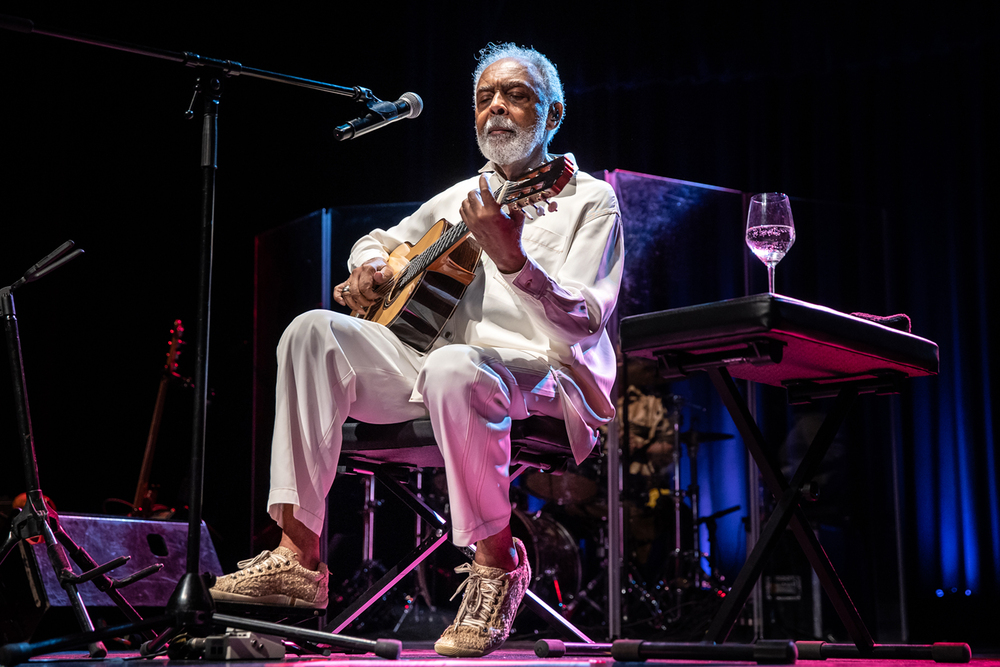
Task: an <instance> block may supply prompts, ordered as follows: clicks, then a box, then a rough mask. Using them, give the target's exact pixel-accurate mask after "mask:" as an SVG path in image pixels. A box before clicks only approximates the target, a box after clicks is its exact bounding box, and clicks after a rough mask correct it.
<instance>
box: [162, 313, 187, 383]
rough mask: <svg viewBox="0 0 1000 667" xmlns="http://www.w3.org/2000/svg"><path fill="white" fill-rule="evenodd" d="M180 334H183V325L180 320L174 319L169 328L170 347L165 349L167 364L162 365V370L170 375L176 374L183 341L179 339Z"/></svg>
mask: <svg viewBox="0 0 1000 667" xmlns="http://www.w3.org/2000/svg"><path fill="white" fill-rule="evenodd" d="M182 335H184V326H183V325H182V324H181V321H180V320H174V326H173V328H172V329H171V330H170V349H169V350H168V351H167V365H166V366H164V370H166V371H167V372H168V373H170V374H172V375H177V360H178V358H179V357H180V356H181V345H183V344H184V341H183V340H181V336H182Z"/></svg>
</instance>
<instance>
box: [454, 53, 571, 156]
mask: <svg viewBox="0 0 1000 667" xmlns="http://www.w3.org/2000/svg"><path fill="white" fill-rule="evenodd" d="M504 58H517V59H518V60H524V61H526V62H528V63H530V64H531V65H533V66H534V67H535V69H536V70H538V76H539V83H540V84H541V89H540V90H539V91H538V96H539V99H540V101H541V103H542V107H543V108H544V109H545V114H546V116H547V115H548V113H549V110H550V109H551V108H552V105H553V104H554V103H555V102H558V103H559V104H561V105H562V108H563V112H562V113H561V114H560V115H559V118H558V119H556V126H555V127H554V128H553V129H552V130H551V131H550V132H549V133H548V135H547V136H546V138H545V144H546V146H548V144H549V142H550V141H552V137H554V136H555V134H556V132H558V131H559V128H560V127H561V126H562V122H563V118H565V117H566V100H565V99H564V97H563V87H562V81H560V80H559V72H557V71H556V66H555V65H553V64H552V61H551V60H549V59H548V58H546V57H545V56H544V55H542V54H541V53H539V52H538V51H536V50H535V49H532V48H530V47H526V46H518V45H516V44H514V43H513V42H505V43H503V44H494V43H492V42H490V43H489V44H487V45H486V48H484V49H481V50H480V51H479V57H478V60H479V66H478V67H476V71H475V72H473V73H472V94H473V106H475V95H476V87H477V86H478V85H479V79H481V78H482V76H483V72H484V71H486V68H487V67H489V66H490V65H492V64H493V63H495V62H497V61H498V60H503V59H504Z"/></svg>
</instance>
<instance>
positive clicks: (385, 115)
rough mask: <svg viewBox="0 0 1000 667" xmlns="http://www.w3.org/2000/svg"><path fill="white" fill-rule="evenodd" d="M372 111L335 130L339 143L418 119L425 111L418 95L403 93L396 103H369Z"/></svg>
mask: <svg viewBox="0 0 1000 667" xmlns="http://www.w3.org/2000/svg"><path fill="white" fill-rule="evenodd" d="M368 108H369V109H370V111H369V112H368V113H367V114H366V115H364V116H362V117H361V118H355V119H354V120H351V121H348V122H346V123H344V124H343V125H341V126H340V127H338V128H336V129H334V131H333V137H334V139H336V140H337V141H347V140H348V139H353V138H355V137H360V136H361V135H362V134H367V133H369V132H373V131H375V130H377V129H379V128H380V127H384V126H385V125H388V124H389V123H394V122H396V121H397V120H401V119H403V118H416V117H417V116H419V115H420V112H421V111H423V110H424V101H423V100H422V99H420V96H419V95H417V94H416V93H403V95H402V96H401V97H400V98H399V99H398V100H396V101H395V102H375V103H369V105H368Z"/></svg>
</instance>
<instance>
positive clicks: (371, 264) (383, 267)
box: [333, 257, 395, 313]
mask: <svg viewBox="0 0 1000 667" xmlns="http://www.w3.org/2000/svg"><path fill="white" fill-rule="evenodd" d="M394 273H395V271H393V269H392V267H391V266H389V265H388V264H386V261H385V260H384V259H382V258H381V257H376V258H375V259H370V260H368V261H367V262H365V263H364V264H362V265H361V266H359V267H358V268H356V269H354V271H352V272H351V275H350V276H349V277H348V278H347V280H345V281H344V282H342V283H340V284H339V285H337V286H336V287H334V288H333V300H334V301H336V302H337V303H339V304H340V305H341V306H347V307H348V308H350V309H351V310H353V311H354V312H355V313H363V312H365V311H366V310H367V309H368V307H369V306H370V305H372V304H373V303H375V302H376V301H378V300H379V299H380V298H381V296H380V295H379V294H378V293H377V290H378V287H379V285H384V284H386V283H387V282H389V281H390V280H391V279H392V276H393V274H394Z"/></svg>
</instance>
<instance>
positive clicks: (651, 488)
mask: <svg viewBox="0 0 1000 667" xmlns="http://www.w3.org/2000/svg"><path fill="white" fill-rule="evenodd" d="M626 399H627V401H628V406H627V415H628V422H627V423H628V445H627V455H626V457H625V460H626V461H627V465H626V466H625V467H626V475H625V480H624V484H623V485H622V486H623V498H622V505H623V509H624V512H623V514H624V517H625V519H624V523H625V526H624V529H625V531H624V532H625V535H626V554H625V555H626V563H625V568H624V571H625V572H626V578H627V582H625V584H626V585H625V591H626V593H627V600H626V602H627V604H626V606H625V614H626V615H627V617H628V618H623V621H625V623H623V627H626V625H627V627H630V628H632V629H635V630H636V631H637V632H639V633H644V636H652V635H654V634H655V635H658V636H661V637H672V638H677V639H691V640H695V639H697V638H698V637H697V636H696V635H697V634H698V632H699V631H703V630H704V628H703V627H701V626H702V623H701V622H700V621H697V620H695V619H710V618H711V616H712V614H713V613H714V611H715V608H716V607H717V605H718V601H719V600H720V599H721V598H723V597H725V593H726V590H727V589H726V587H725V585H724V582H723V578H722V576H721V575H720V573H719V568H718V554H716V553H715V534H714V533H715V522H716V519H718V518H719V517H720V516H723V515H725V514H729V513H730V512H734V511H736V510H738V509H739V506H736V507H732V508H728V509H725V510H722V511H721V512H716V513H715V514H712V515H711V516H707V517H701V516H700V514H699V487H698V484H697V479H698V476H697V475H698V472H697V471H698V452H699V448H700V447H701V446H702V445H703V444H707V443H712V442H716V441H720V440H725V439H730V438H732V437H733V436H732V435H730V434H728V433H709V432H701V431H695V430H687V431H681V429H680V426H681V408H682V407H684V406H685V401H684V399H683V398H682V397H680V396H665V397H661V396H658V395H655V394H654V395H647V394H644V393H642V392H641V391H639V390H638V389H636V388H635V387H630V388H629V391H628V393H627V396H626ZM620 407H624V406H620ZM622 435H624V433H623V434H622ZM622 442H623V444H624V442H625V440H624V438H623V439H622ZM683 450H686V451H687V456H688V469H689V471H690V480H691V481H690V483H689V484H688V485H687V486H686V487H682V480H681V457H682V452H683ZM606 474H607V470H606V465H605V462H604V460H603V456H602V457H600V458H596V457H592V458H590V459H588V460H587V461H585V462H584V463H583V464H582V465H580V466H571V467H570V468H569V469H568V470H566V471H565V472H563V474H560V475H554V474H550V473H543V472H539V471H531V472H529V473H526V474H525V475H524V479H523V480H522V483H521V485H520V487H519V488H520V492H519V493H518V492H515V494H514V496H513V497H514V499H515V502H516V504H517V508H516V509H515V510H514V514H513V517H512V519H511V530H512V532H513V534H514V535H515V536H516V537H519V538H521V539H522V540H523V541H524V543H525V546H526V548H527V551H528V555H529V558H531V559H532V560H531V565H532V571H533V572H534V582H533V585H532V590H533V591H534V592H535V593H536V594H537V595H538V596H539V597H541V598H542V599H544V600H545V601H546V602H549V603H550V604H551V605H553V606H554V607H555V608H557V609H559V610H560V611H561V612H562V614H563V615H564V616H565V617H566V618H567V619H570V620H572V621H573V622H574V623H576V624H578V625H581V626H594V625H600V624H602V622H603V620H604V618H605V616H606V611H605V608H604V606H603V595H604V591H605V590H606V583H605V582H604V578H605V576H606V574H607V558H608V555H607V550H606V548H605V544H606V539H605V538H606V527H607V520H608V510H607V504H606V499H605V498H604V497H603V496H604V490H605V489H606V488H607V483H606V481H607V478H606ZM519 495H520V497H519ZM525 495H530V496H533V497H534V498H537V499H540V500H541V501H544V503H545V504H544V505H543V506H542V507H541V509H539V510H537V511H535V512H533V513H528V512H526V511H525V510H524V508H525V507H528V506H529V505H530V504H531V503H530V499H529V498H526V497H524V496H525ZM695 517H698V518H697V520H695ZM702 525H705V526H706V528H707V532H708V544H709V551H708V552H707V553H702V551H701V549H700V545H701V539H700V534H701V526H702ZM705 562H707V563H708V568H707V570H706V568H705V567H704V563H705Z"/></svg>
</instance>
